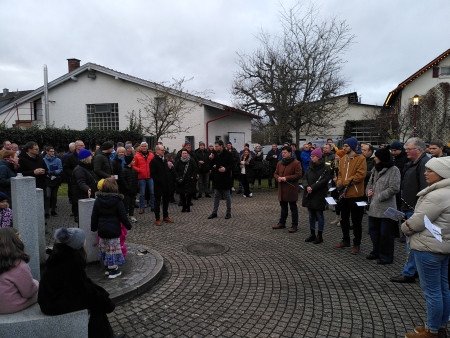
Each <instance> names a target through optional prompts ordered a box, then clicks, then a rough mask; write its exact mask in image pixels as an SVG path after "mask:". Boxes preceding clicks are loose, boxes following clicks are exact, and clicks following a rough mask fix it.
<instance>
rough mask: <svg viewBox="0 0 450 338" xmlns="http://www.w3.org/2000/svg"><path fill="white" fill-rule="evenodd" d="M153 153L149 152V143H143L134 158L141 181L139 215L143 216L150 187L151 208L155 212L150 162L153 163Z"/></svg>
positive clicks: (135, 167)
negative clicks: (146, 193)
mask: <svg viewBox="0 0 450 338" xmlns="http://www.w3.org/2000/svg"><path fill="white" fill-rule="evenodd" d="M153 157H155V155H153V153H151V152H149V151H148V143H147V142H142V143H141V150H140V151H139V152H137V153H136V156H135V157H134V166H133V168H134V169H135V170H136V171H137V173H138V181H139V213H140V214H143V213H144V209H145V188H146V187H147V186H148V189H149V190H150V207H151V210H152V211H154V207H155V196H154V194H153V180H152V179H151V177H150V162H151V161H152V159H153Z"/></svg>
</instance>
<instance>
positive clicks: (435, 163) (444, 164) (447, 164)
mask: <svg viewBox="0 0 450 338" xmlns="http://www.w3.org/2000/svg"><path fill="white" fill-rule="evenodd" d="M425 167H427V168H429V169H431V170H433V171H434V172H435V173H436V174H438V175H439V176H441V177H442V178H450V156H446V157H434V158H432V159H430V160H429V161H428V162H427V163H425Z"/></svg>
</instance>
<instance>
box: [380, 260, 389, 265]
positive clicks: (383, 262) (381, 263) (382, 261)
mask: <svg viewBox="0 0 450 338" xmlns="http://www.w3.org/2000/svg"><path fill="white" fill-rule="evenodd" d="M377 264H380V265H386V264H392V263H391V262H388V261H385V260H384V259H379V260H377Z"/></svg>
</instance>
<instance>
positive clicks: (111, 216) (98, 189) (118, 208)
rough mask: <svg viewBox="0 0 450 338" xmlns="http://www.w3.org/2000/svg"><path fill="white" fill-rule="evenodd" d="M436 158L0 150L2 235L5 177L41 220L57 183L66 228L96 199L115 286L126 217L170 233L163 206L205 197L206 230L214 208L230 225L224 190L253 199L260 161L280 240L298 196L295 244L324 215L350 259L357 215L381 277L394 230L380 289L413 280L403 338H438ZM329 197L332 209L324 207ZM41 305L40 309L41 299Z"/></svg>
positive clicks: (77, 146)
mask: <svg viewBox="0 0 450 338" xmlns="http://www.w3.org/2000/svg"><path fill="white" fill-rule="evenodd" d="M447 151H448V148H446V146H445V145H444V143H443V142H442V141H440V140H434V141H432V142H430V143H429V144H426V143H425V142H424V141H423V140H421V139H419V138H411V139H409V140H407V141H406V142H405V144H402V143H400V142H393V143H392V144H390V145H384V146H383V147H380V148H379V149H375V148H374V146H373V145H371V144H369V143H362V144H360V143H359V142H358V140H357V139H355V138H348V139H346V140H345V141H344V143H343V147H342V149H338V148H337V147H336V146H335V145H334V144H333V142H332V140H331V139H329V140H328V141H327V144H325V145H324V146H323V147H314V146H313V145H312V144H304V145H303V147H302V149H301V150H297V149H296V145H295V144H292V145H291V144H289V143H285V144H284V145H283V147H282V149H279V148H278V146H277V145H276V144H273V145H272V149H271V150H270V151H269V152H268V153H267V154H266V157H265V158H264V155H263V152H262V149H261V147H260V146H257V147H255V149H253V150H251V149H249V145H248V144H245V146H244V149H242V150H241V151H240V152H238V151H237V150H236V149H235V148H233V146H232V144H231V142H229V143H227V144H224V143H223V141H221V140H219V141H216V142H215V143H214V144H209V145H208V147H206V144H205V143H204V142H199V147H198V149H196V150H194V149H193V147H192V145H191V143H190V142H188V141H186V142H185V143H184V144H183V145H182V149H181V150H180V151H179V152H178V153H177V154H176V155H172V154H169V153H168V152H167V151H165V148H164V145H163V144H162V143H161V142H158V144H157V145H156V146H155V149H154V151H151V150H150V149H149V146H148V144H147V143H146V142H142V143H140V144H136V145H134V146H133V145H132V144H131V142H126V143H122V142H119V143H117V145H116V147H115V145H114V142H112V141H107V142H104V143H103V144H102V145H99V146H98V147H97V149H96V150H95V151H90V150H87V149H85V146H84V142H83V141H81V140H78V141H76V142H74V143H71V144H70V145H69V151H68V152H67V153H66V154H64V156H62V158H61V159H59V158H58V157H57V156H56V155H55V149H54V148H53V147H52V146H47V147H45V150H44V152H42V153H41V152H40V150H39V147H38V145H37V143H35V142H29V143H27V144H26V145H25V146H23V148H22V150H21V151H20V152H19V150H13V149H12V144H11V143H10V142H9V141H5V142H4V143H3V150H1V151H0V154H1V155H0V157H2V159H1V162H0V200H1V201H0V209H1V211H0V214H1V215H2V222H1V227H2V228H8V227H10V226H11V225H12V214H11V212H10V211H11V210H10V208H9V203H10V202H11V186H10V178H11V177H15V176H17V175H23V176H33V177H35V178H36V187H37V188H42V189H43V190H44V192H45V193H44V196H45V201H44V208H45V210H44V212H45V217H47V218H48V217H56V216H57V215H58V214H57V212H56V208H57V195H58V187H59V186H60V185H61V182H62V179H63V177H64V179H65V180H66V181H67V182H68V187H69V189H68V194H69V200H70V202H71V203H72V215H71V216H73V217H74V220H75V221H78V200H80V199H85V198H90V197H92V198H94V197H95V198H96V201H95V204H94V210H93V214H92V220H91V226H92V231H98V234H99V259H100V261H102V262H103V263H104V265H105V274H106V275H107V276H108V277H109V278H116V277H117V276H120V275H121V272H120V269H119V265H121V264H123V263H124V262H125V255H124V253H125V252H124V251H123V248H124V243H123V242H121V235H123V231H125V233H126V231H127V230H130V229H131V226H132V223H135V222H137V221H138V219H136V217H135V216H134V209H135V207H137V208H138V209H139V214H143V213H145V209H146V207H147V208H149V209H150V210H151V211H152V212H154V215H155V225H156V226H161V225H162V224H163V222H164V223H173V222H175V221H174V219H173V218H171V217H170V216H169V212H168V210H169V203H177V201H176V200H175V193H176V194H178V195H179V202H178V205H179V206H181V212H190V211H191V207H192V205H193V200H197V199H199V198H203V196H204V197H205V198H210V197H212V196H211V192H212V191H213V192H214V203H213V209H212V213H211V214H210V215H209V217H208V219H213V218H216V217H218V214H219V212H218V211H219V205H220V200H225V201H226V212H225V219H230V218H231V204H232V197H231V196H232V193H233V192H234V191H235V187H234V185H235V184H234V182H235V181H236V180H237V181H238V182H239V185H238V190H237V193H238V194H242V196H243V197H244V198H251V197H253V193H252V190H253V189H261V186H262V182H261V179H262V176H263V174H262V172H263V168H264V162H263V161H264V160H265V161H267V164H268V167H269V175H268V186H269V188H276V189H277V190H278V200H279V204H280V217H279V220H278V223H277V224H276V225H275V226H273V229H275V230H278V229H284V228H286V223H287V218H288V213H289V210H290V211H291V226H290V227H289V233H295V232H297V231H298V223H299V214H298V207H297V201H298V197H299V194H300V192H302V194H303V197H302V206H303V207H305V208H307V210H308V219H309V228H310V233H309V236H308V237H307V238H306V239H305V242H311V243H314V244H321V243H323V242H324V235H323V233H324V229H325V219H324V213H323V212H324V210H326V209H327V208H332V207H333V208H334V212H335V214H336V217H335V219H333V220H332V221H331V222H330V224H332V225H338V226H340V227H341V231H342V239H341V240H340V241H339V242H338V243H336V244H334V245H333V247H334V248H336V249H344V248H350V253H351V254H353V255H357V254H358V253H359V252H360V246H361V239H362V231H363V230H362V219H363V216H364V214H367V215H368V225H369V235H370V238H371V241H372V249H371V251H370V253H369V255H368V256H366V259H367V260H374V261H376V263H377V264H379V265H386V264H391V263H392V262H393V260H394V242H395V238H396V237H400V235H399V229H400V230H401V233H402V234H403V235H404V236H405V238H404V239H403V238H399V240H400V241H403V240H405V241H406V243H407V244H406V253H405V258H406V263H405V265H404V268H403V271H402V273H401V274H399V275H398V276H394V277H392V278H391V281H392V282H396V283H414V282H415V280H416V278H417V277H419V279H420V283H421V287H422V290H423V292H424V294H425V297H426V305H427V321H426V325H425V326H417V327H415V328H414V330H415V332H414V333H407V334H406V337H410V338H411V337H442V336H443V334H444V333H445V332H446V331H445V330H446V329H445V328H446V325H447V322H448V320H449V316H450V291H449V284H448V282H449V276H448V274H449V256H450V242H449V240H448V238H449V237H450V204H449V203H448V200H449V198H450V156H447ZM137 193H139V200H138V201H137V200H136V197H137ZM328 195H331V200H332V201H334V202H333V203H331V201H330V200H329V199H326V198H327V197H328ZM137 202H139V203H138V205H136V204H137ZM327 202H328V203H327ZM329 203H331V204H332V205H328V204H329ZM161 204H162V216H161ZM388 210H395V211H397V213H396V214H395V215H396V217H398V219H401V221H400V222H398V221H396V220H395V219H393V218H392V216H390V215H389V213H387V211H388ZM399 215H400V216H399ZM4 218H5V221H4V220H3V219H4ZM8 222H9V223H8ZM316 223H317V226H316ZM430 224H431V225H430ZM399 226H400V227H399ZM74 229H76V228H74ZM430 229H431V230H430ZM351 230H353V239H352V238H351V234H350V231H351ZM2 234H4V235H5V236H6V237H5V238H8V240H10V241H12V243H15V245H16V246H17V247H18V249H17V250H18V254H17V261H18V262H19V263H20V262H26V261H27V259H29V257H27V256H26V255H24V254H23V245H22V246H21V245H20V240H17V238H16V237H14V236H16V235H14V234H13V233H11V232H8V233H6V232H3V233H2ZM55 236H56V238H57V239H58V241H59V242H60V243H62V244H64V243H65V244H64V245H65V246H67V245H68V246H69V247H71V250H75V251H76V252H79V251H80V248H81V247H80V243H79V242H77V245H76V246H70V245H69V244H68V243H69V242H70V236H79V237H80V238H84V237H82V235H81V234H80V233H79V232H77V231H76V230H70V229H69V230H67V229H65V230H61V229H59V230H57V233H56V234H55ZM68 238H69V239H68ZM4 241H6V239H5V240H4ZM64 241H65V242H64ZM8 245H11V243H10V244H8ZM65 246H63V247H61V248H58V247H57V248H56V249H57V250H56V251H55V253H54V255H53V254H52V255H51V256H50V258H49V262H48V264H50V263H51V262H53V261H54V260H56V258H52V257H53V256H58V255H66V254H68V250H69V249H67V248H66V247H65ZM77 250H78V251H77ZM0 251H1V250H0ZM69 251H70V250H69ZM73 254H74V253H73V252H72V253H71V255H72V256H73ZM125 254H126V253H125ZM81 257H83V254H82V252H81ZM77 259H79V258H77ZM81 263H82V262H81ZM77 264H78V263H77ZM10 265H11V264H10ZM81 265H82V264H81ZM16 266H17V269H19V270H17V271H18V272H17V273H18V274H19V273H20V274H23V273H26V271H24V268H23V264H22V263H20V264H18V265H16ZM50 266H52V265H51V264H50ZM12 267H13V266H9V267H8V266H7V267H2V268H3V270H2V271H0V278H1V276H2V272H3V274H4V273H6V272H7V271H8V270H10V269H11V268H12ZM25 270H26V269H25ZM80 273H81V272H80ZM27 280H28V281H29V286H28V287H29V288H30V291H29V292H28V293H27V295H28V296H27V297H25V298H26V299H24V300H23V301H22V303H23V304H25V306H27V305H28V304H29V302H32V301H33V300H35V298H36V296H35V293H34V292H33V290H35V289H36V287H37V286H36V282H35V281H33V280H32V279H30V278H28V279H27ZM45 280H46V279H44V278H43V281H45ZM33 285H35V287H33ZM94 289H95V287H94ZM95 292H99V294H100V297H103V298H105V297H106V298H105V299H107V295H105V294H104V292H103V291H101V290H100V291H98V289H97V291H95ZM39 297H41V296H39ZM42 297H43V296H42ZM105 299H103V301H104V302H106V303H104V305H105V307H104V308H103V310H102V311H100V312H101V314H100V315H99V316H94V319H93V320H98V321H100V322H103V326H104V327H105V328H108V325H109V323H105V316H106V315H105V314H106V313H107V312H108V311H112V310H113V308H114V307H113V306H112V305H111V304H110V303H108V302H107V301H105ZM42 302H43V304H44V303H45V300H44V299H43V298H42ZM41 306H42V305H41ZM15 309H16V308H14V310H15ZM0 311H1V309H0ZM51 311H53V310H48V312H49V313H50V312H51ZM106 320H107V319H106ZM109 327H110V326H109ZM105 330H106V329H105Z"/></svg>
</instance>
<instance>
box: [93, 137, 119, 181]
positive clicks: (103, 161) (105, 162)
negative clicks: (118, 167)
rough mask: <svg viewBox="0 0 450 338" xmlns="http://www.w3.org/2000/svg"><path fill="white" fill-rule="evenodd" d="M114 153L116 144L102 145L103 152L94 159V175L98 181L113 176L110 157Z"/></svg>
mask: <svg viewBox="0 0 450 338" xmlns="http://www.w3.org/2000/svg"><path fill="white" fill-rule="evenodd" d="M113 151H114V144H112V143H111V142H105V143H103V144H102V152H101V154H99V155H96V156H95V157H94V173H95V175H97V177H98V179H99V180H101V179H102V178H108V177H111V176H112V175H113V167H112V164H111V160H110V155H111V153H112V152H113Z"/></svg>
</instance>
